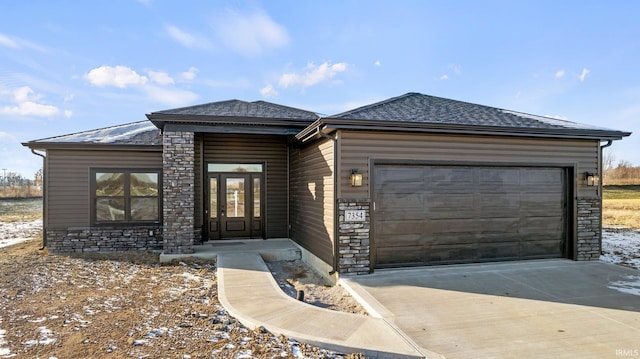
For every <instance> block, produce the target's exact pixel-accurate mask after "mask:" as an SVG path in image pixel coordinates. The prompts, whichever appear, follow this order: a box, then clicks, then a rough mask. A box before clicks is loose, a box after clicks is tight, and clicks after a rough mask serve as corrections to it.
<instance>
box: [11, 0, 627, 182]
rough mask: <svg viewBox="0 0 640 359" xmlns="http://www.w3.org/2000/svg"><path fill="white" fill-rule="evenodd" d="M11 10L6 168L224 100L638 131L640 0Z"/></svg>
mask: <svg viewBox="0 0 640 359" xmlns="http://www.w3.org/2000/svg"><path fill="white" fill-rule="evenodd" d="M1 7H2V11H0V168H6V169H8V170H10V171H14V172H18V173H21V174H22V175H24V176H25V177H29V178H32V177H33V174H34V173H35V172H36V170H37V169H38V168H40V166H41V160H40V158H39V157H36V156H34V155H33V154H31V153H30V151H29V150H28V149H26V148H25V147H22V146H21V145H20V143H21V142H25V141H29V140H34V139H39V138H44V137H50V136H56V135H62V134H68V133H73V132H78V131H83V130H89V129H94V128H100V127H105V126H111V125H115V124H121V123H127V122H134V121H141V120H145V119H146V118H145V116H144V115H145V114H146V113H149V112H153V111H160V110H165V109H170V108H175V107H181V106H188V105H194V104H200V103H207V102H213V101H221V100H227V99H241V100H247V101H255V100H266V101H272V102H275V103H279V104H284V105H288V106H294V107H299V108H302V109H306V110H311V111H315V112H318V113H321V114H325V115H330V114H335V113H338V112H341V111H344V110H348V109H352V108H354V107H357V106H360V105H365V104H368V103H372V102H376V101H379V100H383V99H386V98H389V97H394V96H399V95H402V94H404V93H407V92H420V93H424V94H428V95H433V96H441V97H446V98H452V99H456V100H462V101H468V102H473V103H479V104H483V105H489V106H494V107H499V108H505V109H510V110H516V111H522V112H527V113H532V114H537V115H543V116H553V117H558V118H562V119H567V120H570V121H575V122H581V123H587V124H593V125H598V126H602V127H608V128H613V129H617V130H624V131H632V132H634V135H632V136H631V137H627V138H625V139H623V140H622V141H616V142H615V143H614V145H613V147H612V151H613V153H614V155H615V157H616V158H617V159H618V160H627V161H630V162H631V163H633V164H635V165H640V143H639V142H638V140H637V136H638V134H640V60H639V59H640V40H639V39H640V21H638V18H640V2H638V1H632V0H627V1H624V0H621V1H584V0H581V1H556V0H554V1H543V0H536V1H515V0H513V1H491V0H486V1H344V0H343V1H278V0H276V1H264V2H261V1H197V0H193V1H160V0H145V1H142V0H139V1H135V0H110V1H80V0H78V1H62V0H60V1H48V0H47V1H35V0H32V1H24V0H18V1H14V0H4V1H3V2H2V5H1Z"/></svg>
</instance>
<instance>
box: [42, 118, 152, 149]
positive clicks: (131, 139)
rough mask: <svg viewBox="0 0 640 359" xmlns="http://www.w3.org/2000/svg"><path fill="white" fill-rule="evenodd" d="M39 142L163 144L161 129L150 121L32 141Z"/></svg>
mask: <svg viewBox="0 0 640 359" xmlns="http://www.w3.org/2000/svg"><path fill="white" fill-rule="evenodd" d="M30 143H32V144H38V143H73V144H83V143H88V144H113V145H162V135H160V130H158V128H157V127H156V126H154V125H153V124H152V123H151V122H149V121H141V122H133V123H126V124H123V125H117V126H111V127H105V128H99V129H96V130H90V131H83V132H78V133H72V134H69V135H63V136H56V137H49V138H43V139H40V140H35V141H31V142H30Z"/></svg>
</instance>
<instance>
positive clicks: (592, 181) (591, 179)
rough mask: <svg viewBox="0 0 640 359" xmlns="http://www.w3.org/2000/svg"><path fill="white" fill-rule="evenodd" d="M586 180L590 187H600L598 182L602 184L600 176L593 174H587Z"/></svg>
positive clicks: (585, 174) (585, 175)
mask: <svg viewBox="0 0 640 359" xmlns="http://www.w3.org/2000/svg"><path fill="white" fill-rule="evenodd" d="M584 179H585V180H586V182H587V186H589V187H595V186H597V185H598V182H600V178H599V177H598V175H596V174H595V173H592V172H585V173H584Z"/></svg>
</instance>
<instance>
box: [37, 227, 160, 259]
mask: <svg viewBox="0 0 640 359" xmlns="http://www.w3.org/2000/svg"><path fill="white" fill-rule="evenodd" d="M46 232H47V249H48V250H49V252H51V253H64V252H115V251H131V250H139V251H143V250H158V249H162V234H161V232H162V229H161V228H160V227H159V226H142V227H135V228H124V227H71V228H67V229H47V231H46Z"/></svg>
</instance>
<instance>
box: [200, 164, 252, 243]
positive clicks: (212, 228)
mask: <svg viewBox="0 0 640 359" xmlns="http://www.w3.org/2000/svg"><path fill="white" fill-rule="evenodd" d="M208 182H209V183H208V185H209V208H208V217H209V218H208V222H209V226H208V227H209V239H229V238H261V237H262V236H263V234H262V232H263V231H262V229H263V228H262V227H263V226H262V223H263V221H262V218H263V215H262V208H263V206H262V174H261V173H209V181H208Z"/></svg>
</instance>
